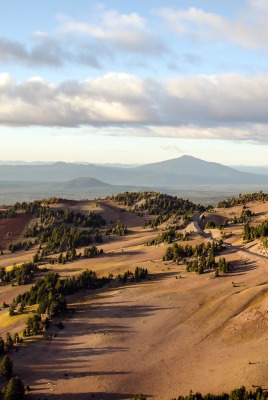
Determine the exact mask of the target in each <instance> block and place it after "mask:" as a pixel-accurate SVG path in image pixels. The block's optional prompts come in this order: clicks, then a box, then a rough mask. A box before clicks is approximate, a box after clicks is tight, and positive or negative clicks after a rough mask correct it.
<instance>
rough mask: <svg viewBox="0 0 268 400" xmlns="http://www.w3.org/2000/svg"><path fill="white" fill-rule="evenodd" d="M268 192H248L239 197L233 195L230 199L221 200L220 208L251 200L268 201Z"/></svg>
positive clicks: (243, 203)
mask: <svg viewBox="0 0 268 400" xmlns="http://www.w3.org/2000/svg"><path fill="white" fill-rule="evenodd" d="M267 200H268V194H266V193H263V192H259V193H246V194H240V195H239V196H238V197H233V198H231V199H228V200H223V201H220V202H219V204H218V207H219V208H229V207H233V206H238V205H245V204H247V203H249V202H253V201H267Z"/></svg>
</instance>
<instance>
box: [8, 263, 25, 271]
mask: <svg viewBox="0 0 268 400" xmlns="http://www.w3.org/2000/svg"><path fill="white" fill-rule="evenodd" d="M22 264H23V263H19V264H12V265H8V266H7V267H6V271H7V272H10V271H11V270H12V269H13V267H14V265H15V266H16V267H20V266H21V265H22Z"/></svg>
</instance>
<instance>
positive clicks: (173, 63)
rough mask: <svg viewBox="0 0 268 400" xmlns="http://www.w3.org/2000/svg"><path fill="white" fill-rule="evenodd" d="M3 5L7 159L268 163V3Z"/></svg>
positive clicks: (2, 130)
mask: <svg viewBox="0 0 268 400" xmlns="http://www.w3.org/2000/svg"><path fill="white" fill-rule="evenodd" d="M0 5H1V14H0V27H1V28H0V140H1V147H0V148H1V152H0V159H2V160H17V159H19V160H25V161H33V160H44V161H45V160H50V161H58V160H61V161H88V162H93V163H94V162H98V163H105V162H109V163H111V162H121V163H149V162H155V161H162V160H165V159H169V158H175V157H180V156H182V155H183V154H188V155H192V156H195V157H199V158H202V159H205V160H208V161H216V162H220V163H223V164H229V165H238V164H248V165H267V164H268V160H267V144H268V132H267V124H268V101H267V100H268V70H267V69H268V68H267V66H268V43H267V40H266V38H267V34H268V26H267V20H268V2H267V0H243V1H240V0H236V1H235V2H234V1H230V0H218V1H215V2H212V1H211V0H208V1H205V0H204V1H203V0H196V1H192V0H187V1H180V0H177V1H175V0H173V1H165V2H163V1H158V0H150V1H149V0H147V1H144V0H143V1H140V0H137V1H135V2H126V1H125V0H114V1H103V2H97V1H89V0H83V1H81V0H79V1H77V2H73V1H62V0H57V1H54V0H53V1H52V0H47V1H46V2H41V1H40V2H36V1H32V0H27V1H26V2H18V1H15V0H10V1H9V2H4V1H1V2H0Z"/></svg>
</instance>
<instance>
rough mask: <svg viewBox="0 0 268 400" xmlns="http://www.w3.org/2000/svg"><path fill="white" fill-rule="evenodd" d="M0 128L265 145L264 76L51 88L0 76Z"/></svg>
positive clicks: (100, 80)
mask: <svg viewBox="0 0 268 400" xmlns="http://www.w3.org/2000/svg"><path fill="white" fill-rule="evenodd" d="M0 102H1V108H0V124H1V125H17V126H29V125H39V126H58V127H60V126H66V127H76V126H89V127H90V126H93V127H94V126H95V127H96V126H98V127H100V128H101V127H106V128H107V127H109V126H110V127H114V129H113V130H112V131H110V132H111V134H113V135H131V136H137V135H138V136H163V137H165V136H166V137H192V138H197V137H206V138H212V139H214V138H222V139H235V140H253V141H268V133H267V127H268V74H264V75H256V76H251V77H250V76H242V75H239V74H229V75H219V76H198V77H187V78H183V77H180V78H170V79H166V80H156V79H143V78H139V77H136V76H133V75H129V74H120V73H110V74H106V75H103V76H100V77H97V78H94V79H93V78H91V79H87V80H86V81H84V82H78V81H75V80H74V81H64V82H62V83H60V84H58V85H54V84H52V83H50V82H48V81H45V80H44V79H42V78H40V77H33V78H30V79H28V80H26V81H23V82H16V81H14V80H13V79H12V78H11V77H10V76H9V75H7V74H1V75H0Z"/></svg>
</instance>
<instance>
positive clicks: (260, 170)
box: [230, 165, 268, 175]
mask: <svg viewBox="0 0 268 400" xmlns="http://www.w3.org/2000/svg"><path fill="white" fill-rule="evenodd" d="M230 167H231V168H235V169H237V170H238V171H242V172H249V173H252V174H259V175H268V165H263V166H247V165H236V166H230Z"/></svg>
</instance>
